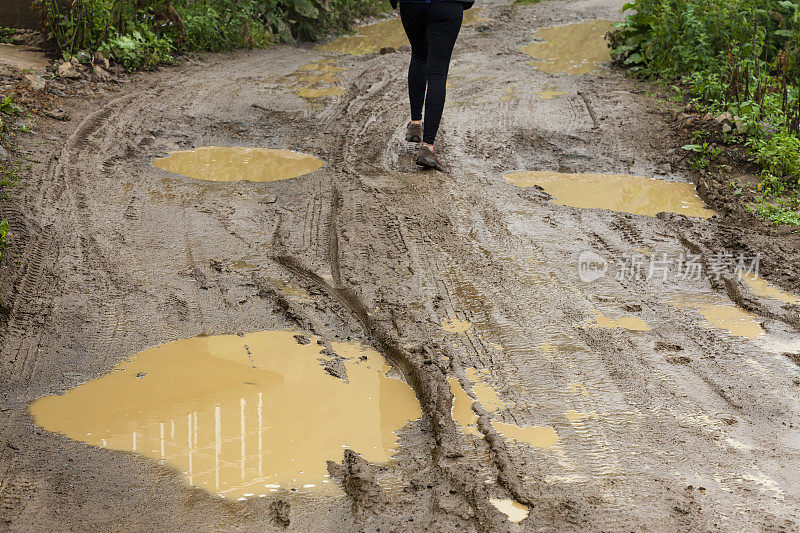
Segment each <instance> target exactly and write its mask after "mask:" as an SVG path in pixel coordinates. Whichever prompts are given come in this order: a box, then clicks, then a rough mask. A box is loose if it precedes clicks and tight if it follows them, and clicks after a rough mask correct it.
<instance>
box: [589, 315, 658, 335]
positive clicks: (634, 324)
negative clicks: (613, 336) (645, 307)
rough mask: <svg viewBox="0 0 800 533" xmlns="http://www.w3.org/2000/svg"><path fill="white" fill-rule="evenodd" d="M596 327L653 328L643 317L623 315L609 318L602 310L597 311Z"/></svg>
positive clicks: (647, 329)
mask: <svg viewBox="0 0 800 533" xmlns="http://www.w3.org/2000/svg"><path fill="white" fill-rule="evenodd" d="M594 315H595V324H592V327H595V328H609V329H617V328H622V329H627V330H630V331H650V330H651V329H652V328H650V326H648V325H647V324H646V323H645V322H644V321H643V320H642V319H641V318H638V317H635V316H623V317H620V318H608V317H607V316H605V315H604V314H603V313H601V312H600V311H595V312H594Z"/></svg>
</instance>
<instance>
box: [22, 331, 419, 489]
mask: <svg viewBox="0 0 800 533" xmlns="http://www.w3.org/2000/svg"><path fill="white" fill-rule="evenodd" d="M294 335H295V333H294V332H292V331H264V332H258V333H250V334H247V335H244V336H241V337H240V336H234V335H226V336H215V337H197V338H192V339H185V340H181V341H177V342H172V343H168V344H163V345H161V346H157V347H155V348H150V349H147V350H145V351H143V352H141V353H139V354H138V355H136V356H135V357H133V358H132V359H131V360H130V361H125V362H123V363H120V364H119V365H117V366H116V367H115V368H114V370H113V371H112V372H111V373H110V374H108V375H106V376H103V377H101V378H99V379H96V380H94V381H90V382H88V383H85V384H83V385H80V386H78V387H77V388H75V389H72V390H70V391H68V392H67V393H66V394H64V395H63V396H48V397H45V398H41V399H39V400H37V401H35V402H34V403H33V404H31V406H30V411H31V414H32V415H33V417H34V419H35V420H36V423H37V424H39V425H40V426H42V427H43V428H45V429H47V430H48V431H54V432H59V433H62V434H64V435H66V436H68V437H70V438H72V439H75V440H78V441H83V442H87V443H89V444H92V445H95V446H102V447H105V448H112V449H117V450H126V451H134V452H137V453H139V454H141V455H144V456H147V457H150V458H152V459H156V460H159V461H161V462H162V463H165V464H168V465H171V466H173V467H175V468H177V469H179V470H180V471H181V472H183V475H184V478H185V480H186V482H187V483H189V484H190V485H193V486H197V487H200V488H203V489H206V490H208V491H210V492H212V493H216V494H219V495H222V496H225V497H226V498H233V499H241V498H247V497H250V496H255V495H258V496H261V495H265V494H267V493H268V492H275V491H278V490H280V489H297V490H299V491H302V492H313V493H331V494H332V493H336V492H337V491H338V487H335V486H334V487H332V486H331V484H329V483H328V482H329V476H328V475H327V469H326V461H327V460H332V461H339V460H341V458H342V453H343V449H344V448H352V449H353V450H355V451H357V452H358V453H360V454H362V455H363V457H364V458H365V459H366V460H368V461H370V462H375V463H386V462H387V461H389V460H390V459H391V458H392V455H393V453H394V451H395V448H396V447H397V441H398V436H397V434H396V431H397V430H399V429H400V428H402V427H403V426H405V425H406V424H407V423H408V422H409V421H411V420H415V419H417V418H418V417H419V416H420V415H421V412H420V407H419V404H418V402H417V399H416V397H415V396H414V392H413V391H412V390H411V388H410V387H409V386H408V385H407V384H405V383H404V382H402V381H399V380H397V379H393V378H390V377H388V376H387V372H388V371H389V366H388V365H387V364H386V362H385V361H384V359H383V357H382V356H381V355H380V354H379V353H378V352H376V351H374V350H372V349H369V348H365V347H363V346H360V345H357V344H353V343H332V347H333V349H334V350H335V352H336V353H337V354H338V355H340V356H341V357H344V358H347V359H346V360H344V361H343V362H340V363H339V364H340V365H341V366H340V367H339V368H344V371H345V372H346V378H347V381H345V380H344V379H339V378H337V377H333V376H332V375H330V374H329V373H328V372H327V371H326V370H325V369H324V368H323V367H322V366H321V364H320V359H323V358H327V357H328V356H323V355H321V354H320V351H321V350H322V349H323V346H321V345H319V344H317V340H318V339H317V338H315V337H311V336H309V337H308V338H309V339H310V341H311V342H310V343H309V344H305V345H301V344H299V343H298V342H297V340H296V339H295V337H294Z"/></svg>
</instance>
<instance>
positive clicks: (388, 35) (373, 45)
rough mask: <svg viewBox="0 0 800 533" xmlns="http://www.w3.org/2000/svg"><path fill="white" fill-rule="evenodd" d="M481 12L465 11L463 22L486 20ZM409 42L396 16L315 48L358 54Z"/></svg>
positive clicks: (470, 22) (399, 45)
mask: <svg viewBox="0 0 800 533" xmlns="http://www.w3.org/2000/svg"><path fill="white" fill-rule="evenodd" d="M479 13H480V9H479V8H473V9H469V10H467V11H464V22H463V24H464V25H465V26H466V25H468V24H475V23H476V22H481V21H484V20H486V19H485V18H483V17H481V16H480V15H479ZM407 44H408V39H407V38H406V32H405V31H404V30H403V25H402V23H401V22H400V18H399V17H395V18H392V19H389V20H383V21H381V22H376V23H375V24H370V25H368V26H362V27H360V28H358V33H356V34H355V35H345V36H343V37H339V38H338V39H334V40H332V41H330V42H328V43H324V44H320V45H318V46H316V47H315V48H316V49H317V50H322V51H324V52H339V53H341V54H351V55H355V56H358V55H362V54H369V53H371V52H377V51H379V50H380V49H381V48H385V47H392V48H400V47H401V46H404V45H407Z"/></svg>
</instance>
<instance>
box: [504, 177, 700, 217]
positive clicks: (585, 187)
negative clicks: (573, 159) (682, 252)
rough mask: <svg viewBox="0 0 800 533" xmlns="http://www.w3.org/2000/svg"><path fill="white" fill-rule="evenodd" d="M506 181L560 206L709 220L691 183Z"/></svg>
mask: <svg viewBox="0 0 800 533" xmlns="http://www.w3.org/2000/svg"><path fill="white" fill-rule="evenodd" d="M505 179H506V181H508V182H509V183H511V184H513V185H516V186H517V187H533V186H535V185H538V186H540V187H542V188H544V190H545V191H547V192H548V193H549V194H551V195H553V197H554V201H555V202H556V203H558V204H560V205H567V206H571V207H585V208H596V209H610V210H612V211H621V212H624V213H632V214H634V215H647V216H650V217H655V216H656V214H657V213H660V212H662V211H668V212H672V213H678V214H681V215H686V216H690V217H699V218H710V217H711V216H712V215H713V214H714V212H713V211H711V210H710V209H707V208H706V207H705V204H704V203H703V201H702V200H701V199H700V197H699V196H697V191H696V190H695V188H694V185H692V184H691V183H682V182H677V181H663V180H657V179H650V178H642V177H637V176H628V175H624V174H563V173H559V172H527V171H524V172H511V173H509V174H506V175H505Z"/></svg>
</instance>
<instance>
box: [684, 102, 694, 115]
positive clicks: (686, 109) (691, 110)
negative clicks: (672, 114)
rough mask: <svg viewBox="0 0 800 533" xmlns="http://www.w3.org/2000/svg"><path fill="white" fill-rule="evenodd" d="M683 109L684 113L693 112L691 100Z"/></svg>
mask: <svg viewBox="0 0 800 533" xmlns="http://www.w3.org/2000/svg"><path fill="white" fill-rule="evenodd" d="M683 111H684V112H685V113H694V104H692V103H691V102H690V103H688V104H686V107H684V108H683Z"/></svg>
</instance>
